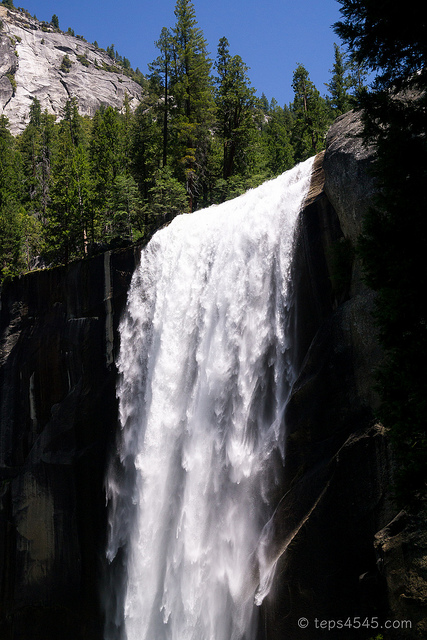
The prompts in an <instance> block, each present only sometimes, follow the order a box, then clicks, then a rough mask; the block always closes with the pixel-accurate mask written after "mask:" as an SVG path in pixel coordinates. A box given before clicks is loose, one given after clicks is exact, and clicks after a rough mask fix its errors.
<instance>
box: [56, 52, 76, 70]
mask: <svg viewBox="0 0 427 640" xmlns="http://www.w3.org/2000/svg"><path fill="white" fill-rule="evenodd" d="M72 64H73V63H72V62H71V60H70V58H69V57H68V55H67V54H65V56H64V57H63V58H62V62H61V66H60V67H59V70H60V71H63V73H68V72H69V71H70V69H71V65H72Z"/></svg>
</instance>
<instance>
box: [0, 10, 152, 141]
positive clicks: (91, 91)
mask: <svg viewBox="0 0 427 640" xmlns="http://www.w3.org/2000/svg"><path fill="white" fill-rule="evenodd" d="M0 20H1V21H2V23H3V26H2V29H1V30H0V113H3V114H4V115H5V116H6V117H7V118H8V119H9V122H10V130H11V132H12V133H13V134H14V135H16V134H18V133H21V132H22V131H23V130H24V129H25V126H26V124H28V115H29V110H30V106H31V101H32V98H33V97H35V98H37V99H38V100H39V101H40V103H41V107H42V110H44V109H47V111H48V113H53V114H55V115H56V116H58V117H59V116H61V115H62V110H63V107H64V104H65V102H66V101H67V100H68V99H70V98H73V97H75V98H77V100H78V104H79V111H80V113H81V114H82V115H88V116H93V115H94V113H95V112H96V110H97V109H98V108H99V107H100V106H101V105H111V106H113V107H116V108H118V109H120V108H121V107H122V105H123V100H124V97H125V93H127V94H128V96H129V99H130V106H131V108H135V107H136V105H137V104H138V102H139V100H140V98H141V94H142V88H141V86H140V85H139V84H137V83H136V82H134V81H133V80H132V79H131V78H129V77H127V76H126V75H124V74H122V73H121V72H120V71H119V69H117V72H116V71H114V72H113V71H111V69H112V67H113V66H114V61H113V60H112V58H110V56H109V55H107V54H106V53H105V52H104V51H101V50H99V49H97V48H96V47H95V46H94V45H92V44H90V43H88V42H85V41H84V40H82V39H80V38H75V37H73V36H71V35H68V34H65V33H62V32H59V31H56V30H55V29H54V28H53V27H52V26H51V25H46V24H44V23H43V24H42V23H40V22H39V21H38V20H36V19H34V18H31V17H29V16H28V15H27V14H25V13H21V12H19V11H17V10H11V9H6V8H5V7H0ZM64 56H68V60H69V63H67V61H66V63H65V65H64V64H63V61H64ZM109 69H110V70H109Z"/></svg>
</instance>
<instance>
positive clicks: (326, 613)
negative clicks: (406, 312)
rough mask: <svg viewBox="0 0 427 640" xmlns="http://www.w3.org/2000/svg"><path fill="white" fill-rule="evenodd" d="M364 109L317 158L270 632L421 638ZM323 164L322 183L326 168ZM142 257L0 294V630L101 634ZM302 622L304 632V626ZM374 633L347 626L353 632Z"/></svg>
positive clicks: (104, 260)
mask: <svg viewBox="0 0 427 640" xmlns="http://www.w3.org/2000/svg"><path fill="white" fill-rule="evenodd" d="M358 126H359V125H358V120H357V118H356V116H354V114H349V115H347V116H344V117H343V118H341V119H339V120H338V121H337V123H336V125H334V127H332V129H331V131H330V134H329V137H328V148H327V151H326V154H325V156H323V154H322V155H319V156H318V158H317V160H316V163H315V170H314V173H313V181H312V189H311V190H310V194H309V197H308V198H307V201H306V206H305V209H304V211H303V214H302V216H301V221H300V227H299V234H298V239H297V251H296V255H295V260H294V265H293V286H294V292H295V308H294V314H293V320H292V326H293V330H294V334H295V345H296V348H295V353H294V357H295V366H296V367H297V370H298V372H299V373H298V378H297V380H296V382H295V385H294V388H293V391H292V395H291V399H290V402H289V405H288V408H287V412H286V420H287V426H288V437H287V442H286V465H285V471H284V477H283V483H282V485H281V486H280V487H278V489H277V491H278V497H279V499H280V498H282V499H281V500H280V502H279V506H278V509H277V511H276V513H275V515H274V517H273V520H272V523H271V526H272V531H273V532H274V533H273V536H272V546H271V550H270V552H271V560H272V561H274V560H275V561H277V570H276V578H275V581H274V584H273V587H272V590H271V593H270V594H269V596H268V597H267V599H266V600H265V601H264V603H263V605H262V607H261V621H262V624H261V625H260V635H259V637H260V639H262V640H283V638H291V639H292V640H318V639H319V638H322V637H324V636H325V637H326V635H328V637H329V633H328V632H327V631H325V630H324V629H322V628H316V618H317V624H319V622H320V621H322V620H336V621H345V620H347V619H349V618H350V619H354V618H355V617H360V618H362V619H364V618H365V617H369V618H372V617H374V618H375V617H376V616H386V617H389V618H391V619H399V620H403V619H407V620H411V622H412V629H411V630H410V629H406V631H404V632H401V633H400V632H399V633H395V634H394V635H391V636H390V635H387V633H385V632H384V631H382V633H383V634H384V638H389V637H390V638H408V639H409V638H421V637H425V635H423V634H425V631H426V629H425V625H426V617H425V613H423V602H424V600H425V599H426V598H427V588H426V581H425V579H424V578H423V571H425V569H424V568H423V567H425V563H424V558H425V556H426V549H427V541H426V540H425V538H426V536H425V534H424V533H423V528H422V527H423V525H422V522H421V524H420V521H417V520H416V519H414V518H413V517H412V518H410V517H409V516H405V515H404V514H400V515H399V514H397V512H396V510H395V509H394V507H393V503H392V501H391V481H392V475H393V474H392V471H393V468H392V467H393V465H392V458H391V455H390V451H389V446H388V442H387V437H386V433H385V430H384V429H383V427H381V425H377V424H375V421H374V412H375V408H376V406H377V403H378V398H377V396H376V394H375V390H374V384H373V383H374V378H373V370H374V368H375V366H376V364H377V363H378V361H379V358H380V357H381V353H380V351H379V349H378V346H377V341H376V335H375V331H374V327H373V324H372V319H371V310H372V305H373V296H372V293H371V292H369V291H368V290H367V289H366V288H365V287H364V285H363V282H362V281H361V279H360V265H359V264H358V261H357V259H355V257H354V243H355V240H356V237H357V234H358V232H359V230H360V219H361V216H362V215H363V212H364V210H366V206H368V204H369V200H370V197H371V196H372V193H373V191H374V185H373V183H372V181H371V179H370V178H369V175H368V173H367V169H368V167H369V164H370V162H371V160H372V150H366V149H365V148H363V147H362V146H361V144H360V140H358V139H357V137H356V138H354V137H353V138H351V137H350V138H349V137H347V133H348V132H353V133H357V130H358ZM322 167H323V169H324V170H325V175H324V174H323V170H322ZM138 256H139V249H126V250H120V251H117V252H108V253H106V254H104V255H102V256H98V257H95V258H93V259H91V260H87V261H83V262H76V263H74V264H71V265H69V266H68V267H66V268H65V267H64V268H58V269H54V270H50V271H42V272H38V273H32V274H29V275H27V276H24V277H22V278H20V279H18V280H15V281H14V282H12V283H11V284H8V285H6V286H5V287H4V289H3V292H2V311H1V341H2V342H1V345H2V355H1V361H0V366H1V369H0V389H1V407H0V411H1V431H0V500H1V502H0V576H1V578H0V637H1V638H2V640H3V638H4V639H5V640H18V639H20V640H21V639H22V640H42V639H43V640H54V639H55V640H56V639H57V638H59V637H60V638H65V639H68V638H70V640H71V639H72V640H86V639H89V638H90V640H96V639H97V638H98V639H101V638H102V626H103V621H102V618H103V614H102V603H101V601H100V599H101V592H102V589H101V584H102V582H103V581H104V580H105V577H104V574H103V571H104V569H105V565H104V549H105V539H106V508H105V495H104V477H105V470H106V466H107V461H108V456H109V451H110V449H111V447H112V446H113V443H114V436H115V433H116V429H117V402H116V396H115V383H116V371H115V366H114V357H115V355H116V353H117V349H118V335H117V327H118V323H119V319H120V315H121V312H122V310H123V308H124V304H125V300H126V294H127V289H128V285H129V283H130V278H131V275H132V273H133V270H134V268H135V265H136V262H137V260H138ZM424 528H425V527H424ZM300 618H306V619H307V621H308V626H307V628H303V626H304V623H303V626H299V625H298V620H299V619H300ZM378 632H379V631H378V630H376V629H375V628H372V629H366V628H365V627H364V628H362V629H361V630H354V629H353V630H350V629H349V628H348V627H345V628H344V631H343V630H341V631H339V630H338V631H335V632H332V631H331V632H330V633H332V636H331V637H334V638H337V639H338V640H342V639H343V638H345V639H346V640H348V639H350V638H352V637H356V638H361V640H368V639H369V638H371V637H376V635H377V634H378Z"/></svg>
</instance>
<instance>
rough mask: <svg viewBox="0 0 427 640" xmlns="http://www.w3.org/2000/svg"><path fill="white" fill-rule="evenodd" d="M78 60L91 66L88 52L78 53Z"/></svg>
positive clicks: (85, 65) (86, 65)
mask: <svg viewBox="0 0 427 640" xmlns="http://www.w3.org/2000/svg"><path fill="white" fill-rule="evenodd" d="M76 58H77V60H78V61H79V62H80V64H82V65H83V66H84V67H89V65H90V62H89V60H88V59H87V57H86V54H84V55H77V56H76Z"/></svg>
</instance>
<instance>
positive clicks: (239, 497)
mask: <svg viewBox="0 0 427 640" xmlns="http://www.w3.org/2000/svg"><path fill="white" fill-rule="evenodd" d="M312 162H313V159H310V160H307V161H306V162H304V163H302V164H300V165H298V166H297V167H295V168H294V169H292V170H290V171H287V172H286V173H284V174H283V175H281V176H279V177H278V178H276V179H274V180H271V181H269V182H266V183H264V184H263V185H261V186H260V187H258V188H257V189H253V190H251V191H249V192H248V193H246V194H244V195H242V196H240V197H238V198H235V199H234V200H231V201H228V202H225V203H223V204H221V205H218V206H213V207H210V208H208V209H205V210H202V211H197V212H195V213H193V214H188V215H180V216H178V217H176V218H175V219H174V220H173V222H172V223H171V224H170V225H169V226H168V227H167V228H165V229H162V230H161V231H159V232H157V233H156V234H155V236H154V237H153V238H152V240H151V241H150V243H149V244H148V245H147V247H146V248H145V249H144V250H143V252H142V256H141V263H140V265H139V267H138V269H137V270H136V272H135V274H134V276H133V279H132V283H131V287H130V291H129V295H128V303H127V309H126V313H125V315H124V318H123V320H122V322H121V326H120V334H121V347H120V356H119V360H118V368H119V373H120V376H119V382H118V387H117V394H118V397H119V402H120V405H119V406H120V409H119V411H120V422H121V432H120V441H119V447H118V458H117V460H116V461H115V462H114V464H112V467H111V471H110V473H109V476H108V479H107V496H108V499H109V503H110V511H109V513H110V534H109V545H108V549H107V557H108V559H109V560H110V561H113V559H114V558H115V556H116V554H117V553H118V550H119V549H120V548H122V547H125V549H126V552H125V558H126V571H125V575H126V579H125V581H124V582H125V584H124V585H122V586H120V585H119V584H118V585H117V586H116V589H117V590H120V589H123V593H121V594H117V593H116V594H115V595H114V594H113V595H112V596H111V601H113V600H114V601H117V602H118V603H119V605H118V609H119V610H118V611H113V612H112V611H110V612H109V614H110V617H115V618H116V620H115V622H114V624H115V626H116V627H120V626H122V627H123V628H122V630H121V632H120V633H118V632H117V633H116V635H114V634H113V633H112V632H111V631H110V632H108V633H107V637H108V638H109V639H110V638H111V640H113V638H114V640H116V638H118V637H120V638H121V637H124V638H127V640H243V639H244V640H253V638H254V636H255V634H256V626H257V625H256V613H257V607H256V604H260V603H261V601H262V599H263V598H264V597H265V595H266V594H267V593H268V589H269V586H270V582H271V578H272V575H273V571H274V566H271V564H269V562H268V554H267V553H266V549H265V545H264V544H263V540H265V539H268V532H267V533H266V531H265V528H266V524H267V523H268V520H269V519H270V517H271V515H272V512H273V509H274V507H275V500H276V502H277V483H278V482H279V479H280V477H279V474H280V469H281V466H282V463H283V456H284V451H283V447H284V440H285V439H284V434H283V429H284V425H283V413H284V408H285V405H286V400H287V396H288V394H289V390H290V387H291V385H292V382H293V379H294V377H295V373H294V371H293V368H292V357H291V347H292V345H291V344H290V343H289V336H288V332H287V324H288V318H289V309H290V307H291V305H292V287H291V282H290V267H291V260H292V247H293V240H294V235H295V229H296V222H297V219H298V213H299V211H300V209H301V205H302V202H303V199H304V196H305V194H306V193H307V191H308V188H309V183H310V175H311V168H312ZM263 529H264V531H263ZM111 608H112V609H114V606H112V607H111ZM120 619H121V620H120ZM113 626H114V625H113Z"/></svg>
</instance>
